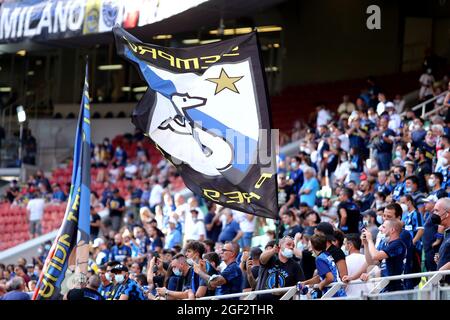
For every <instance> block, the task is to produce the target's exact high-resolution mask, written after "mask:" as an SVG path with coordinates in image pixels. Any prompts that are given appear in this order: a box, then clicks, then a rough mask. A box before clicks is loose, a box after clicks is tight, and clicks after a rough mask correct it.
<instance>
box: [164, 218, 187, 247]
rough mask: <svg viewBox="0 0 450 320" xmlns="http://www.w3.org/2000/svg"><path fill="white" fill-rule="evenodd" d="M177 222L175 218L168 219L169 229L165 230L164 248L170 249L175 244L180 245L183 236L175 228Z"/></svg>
mask: <svg viewBox="0 0 450 320" xmlns="http://www.w3.org/2000/svg"><path fill="white" fill-rule="evenodd" d="M177 225H178V222H177V220H175V218H170V219H169V231H168V232H167V237H166V243H165V245H164V249H172V248H173V247H174V246H176V245H182V242H183V236H182V234H181V232H180V230H179V229H178V228H177Z"/></svg>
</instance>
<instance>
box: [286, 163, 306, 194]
mask: <svg viewBox="0 0 450 320" xmlns="http://www.w3.org/2000/svg"><path fill="white" fill-rule="evenodd" d="M300 163H301V159H300V157H294V158H292V160H291V167H290V168H289V170H288V172H289V175H288V184H289V185H290V186H292V188H293V192H295V193H297V192H298V191H299V190H300V188H301V187H302V185H303V180H304V177H303V171H302V169H300Z"/></svg>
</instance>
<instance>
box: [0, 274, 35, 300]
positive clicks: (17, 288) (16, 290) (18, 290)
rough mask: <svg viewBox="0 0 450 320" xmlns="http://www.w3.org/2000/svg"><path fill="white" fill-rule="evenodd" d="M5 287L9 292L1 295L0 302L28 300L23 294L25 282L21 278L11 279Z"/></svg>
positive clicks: (28, 297) (24, 293)
mask: <svg viewBox="0 0 450 320" xmlns="http://www.w3.org/2000/svg"><path fill="white" fill-rule="evenodd" d="M7 286H8V287H9V290H10V291H9V292H7V293H6V294H5V295H3V296H2V297H1V298H0V300H4V301H5V300H30V295H29V294H27V293H26V292H24V291H25V281H24V280H23V278H22V277H14V278H12V279H11V280H10V281H9V282H8V284H7Z"/></svg>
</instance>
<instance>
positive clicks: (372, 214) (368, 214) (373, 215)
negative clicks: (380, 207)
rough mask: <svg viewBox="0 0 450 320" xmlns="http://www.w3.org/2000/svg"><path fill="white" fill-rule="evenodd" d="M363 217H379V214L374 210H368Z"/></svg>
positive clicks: (363, 213)
mask: <svg viewBox="0 0 450 320" xmlns="http://www.w3.org/2000/svg"><path fill="white" fill-rule="evenodd" d="M361 214H362V215H363V216H371V217H372V218H376V217H377V213H376V212H375V211H374V210H366V211H364V212H362V213H361Z"/></svg>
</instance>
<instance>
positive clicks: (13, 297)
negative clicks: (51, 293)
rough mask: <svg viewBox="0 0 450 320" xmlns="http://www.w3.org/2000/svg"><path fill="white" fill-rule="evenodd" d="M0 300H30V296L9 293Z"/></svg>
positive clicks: (14, 292)
mask: <svg viewBox="0 0 450 320" xmlns="http://www.w3.org/2000/svg"><path fill="white" fill-rule="evenodd" d="M0 300H31V299H30V295H29V294H27V293H26V292H20V291H10V292H7V293H6V294H5V295H4V296H2V297H0Z"/></svg>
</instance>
